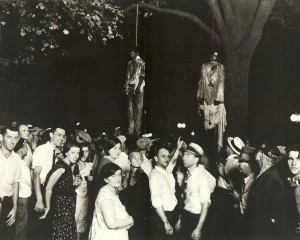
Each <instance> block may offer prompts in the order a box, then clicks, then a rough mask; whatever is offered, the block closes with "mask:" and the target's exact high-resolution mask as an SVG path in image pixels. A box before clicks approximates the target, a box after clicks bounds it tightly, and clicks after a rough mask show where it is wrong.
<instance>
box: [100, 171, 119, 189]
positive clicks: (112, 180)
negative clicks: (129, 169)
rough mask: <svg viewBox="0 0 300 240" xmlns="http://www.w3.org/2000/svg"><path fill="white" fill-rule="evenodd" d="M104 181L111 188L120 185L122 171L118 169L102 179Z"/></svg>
mask: <svg viewBox="0 0 300 240" xmlns="http://www.w3.org/2000/svg"><path fill="white" fill-rule="evenodd" d="M104 180H105V182H106V183H107V184H108V185H110V186H111V187H113V188H118V187H120V186H121V182H122V171H121V170H118V171H116V172H115V173H114V174H113V175H111V176H110V177H108V178H105V179H104Z"/></svg>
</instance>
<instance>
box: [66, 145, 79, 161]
mask: <svg viewBox="0 0 300 240" xmlns="http://www.w3.org/2000/svg"><path fill="white" fill-rule="evenodd" d="M79 153H80V148H79V147H71V148H70V150H69V152H67V158H68V160H69V161H70V163H76V162H77V160H78V158H79Z"/></svg>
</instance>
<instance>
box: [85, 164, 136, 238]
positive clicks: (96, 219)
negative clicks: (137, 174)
mask: <svg viewBox="0 0 300 240" xmlns="http://www.w3.org/2000/svg"><path fill="white" fill-rule="evenodd" d="M100 176H101V178H102V180H103V181H102V184H103V185H102V186H103V187H102V188H101V189H100V191H99V193H98V196H97V199H96V202H95V211H94V215H93V221H92V225H91V229H90V233H89V240H128V229H129V228H131V227H132V226H133V223H134V221H133V218H132V217H131V216H129V214H128V213H127V211H126V209H125V207H124V206H123V205H122V203H121V201H120V199H119V196H118V191H117V189H118V188H119V187H120V186H121V182H122V170H121V168H120V167H119V166H118V165H116V164H114V163H107V164H106V165H105V166H103V168H102V170H101V173H100Z"/></svg>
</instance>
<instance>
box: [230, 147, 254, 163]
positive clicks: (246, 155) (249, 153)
mask: <svg viewBox="0 0 300 240" xmlns="http://www.w3.org/2000/svg"><path fill="white" fill-rule="evenodd" d="M256 152H257V151H256V149H255V148H253V147H248V146H245V147H243V148H242V150H241V153H240V155H239V156H236V157H234V158H236V159H238V160H239V162H251V161H254V160H255V154H256Z"/></svg>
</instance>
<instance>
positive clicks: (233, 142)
mask: <svg viewBox="0 0 300 240" xmlns="http://www.w3.org/2000/svg"><path fill="white" fill-rule="evenodd" d="M227 142H228V144H229V147H230V148H231V149H232V150H233V151H234V152H235V153H236V154H237V155H239V154H240V152H241V150H242V148H243V147H244V146H245V143H244V142H243V141H242V139H240V138H239V137H235V138H233V137H228V138H227Z"/></svg>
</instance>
